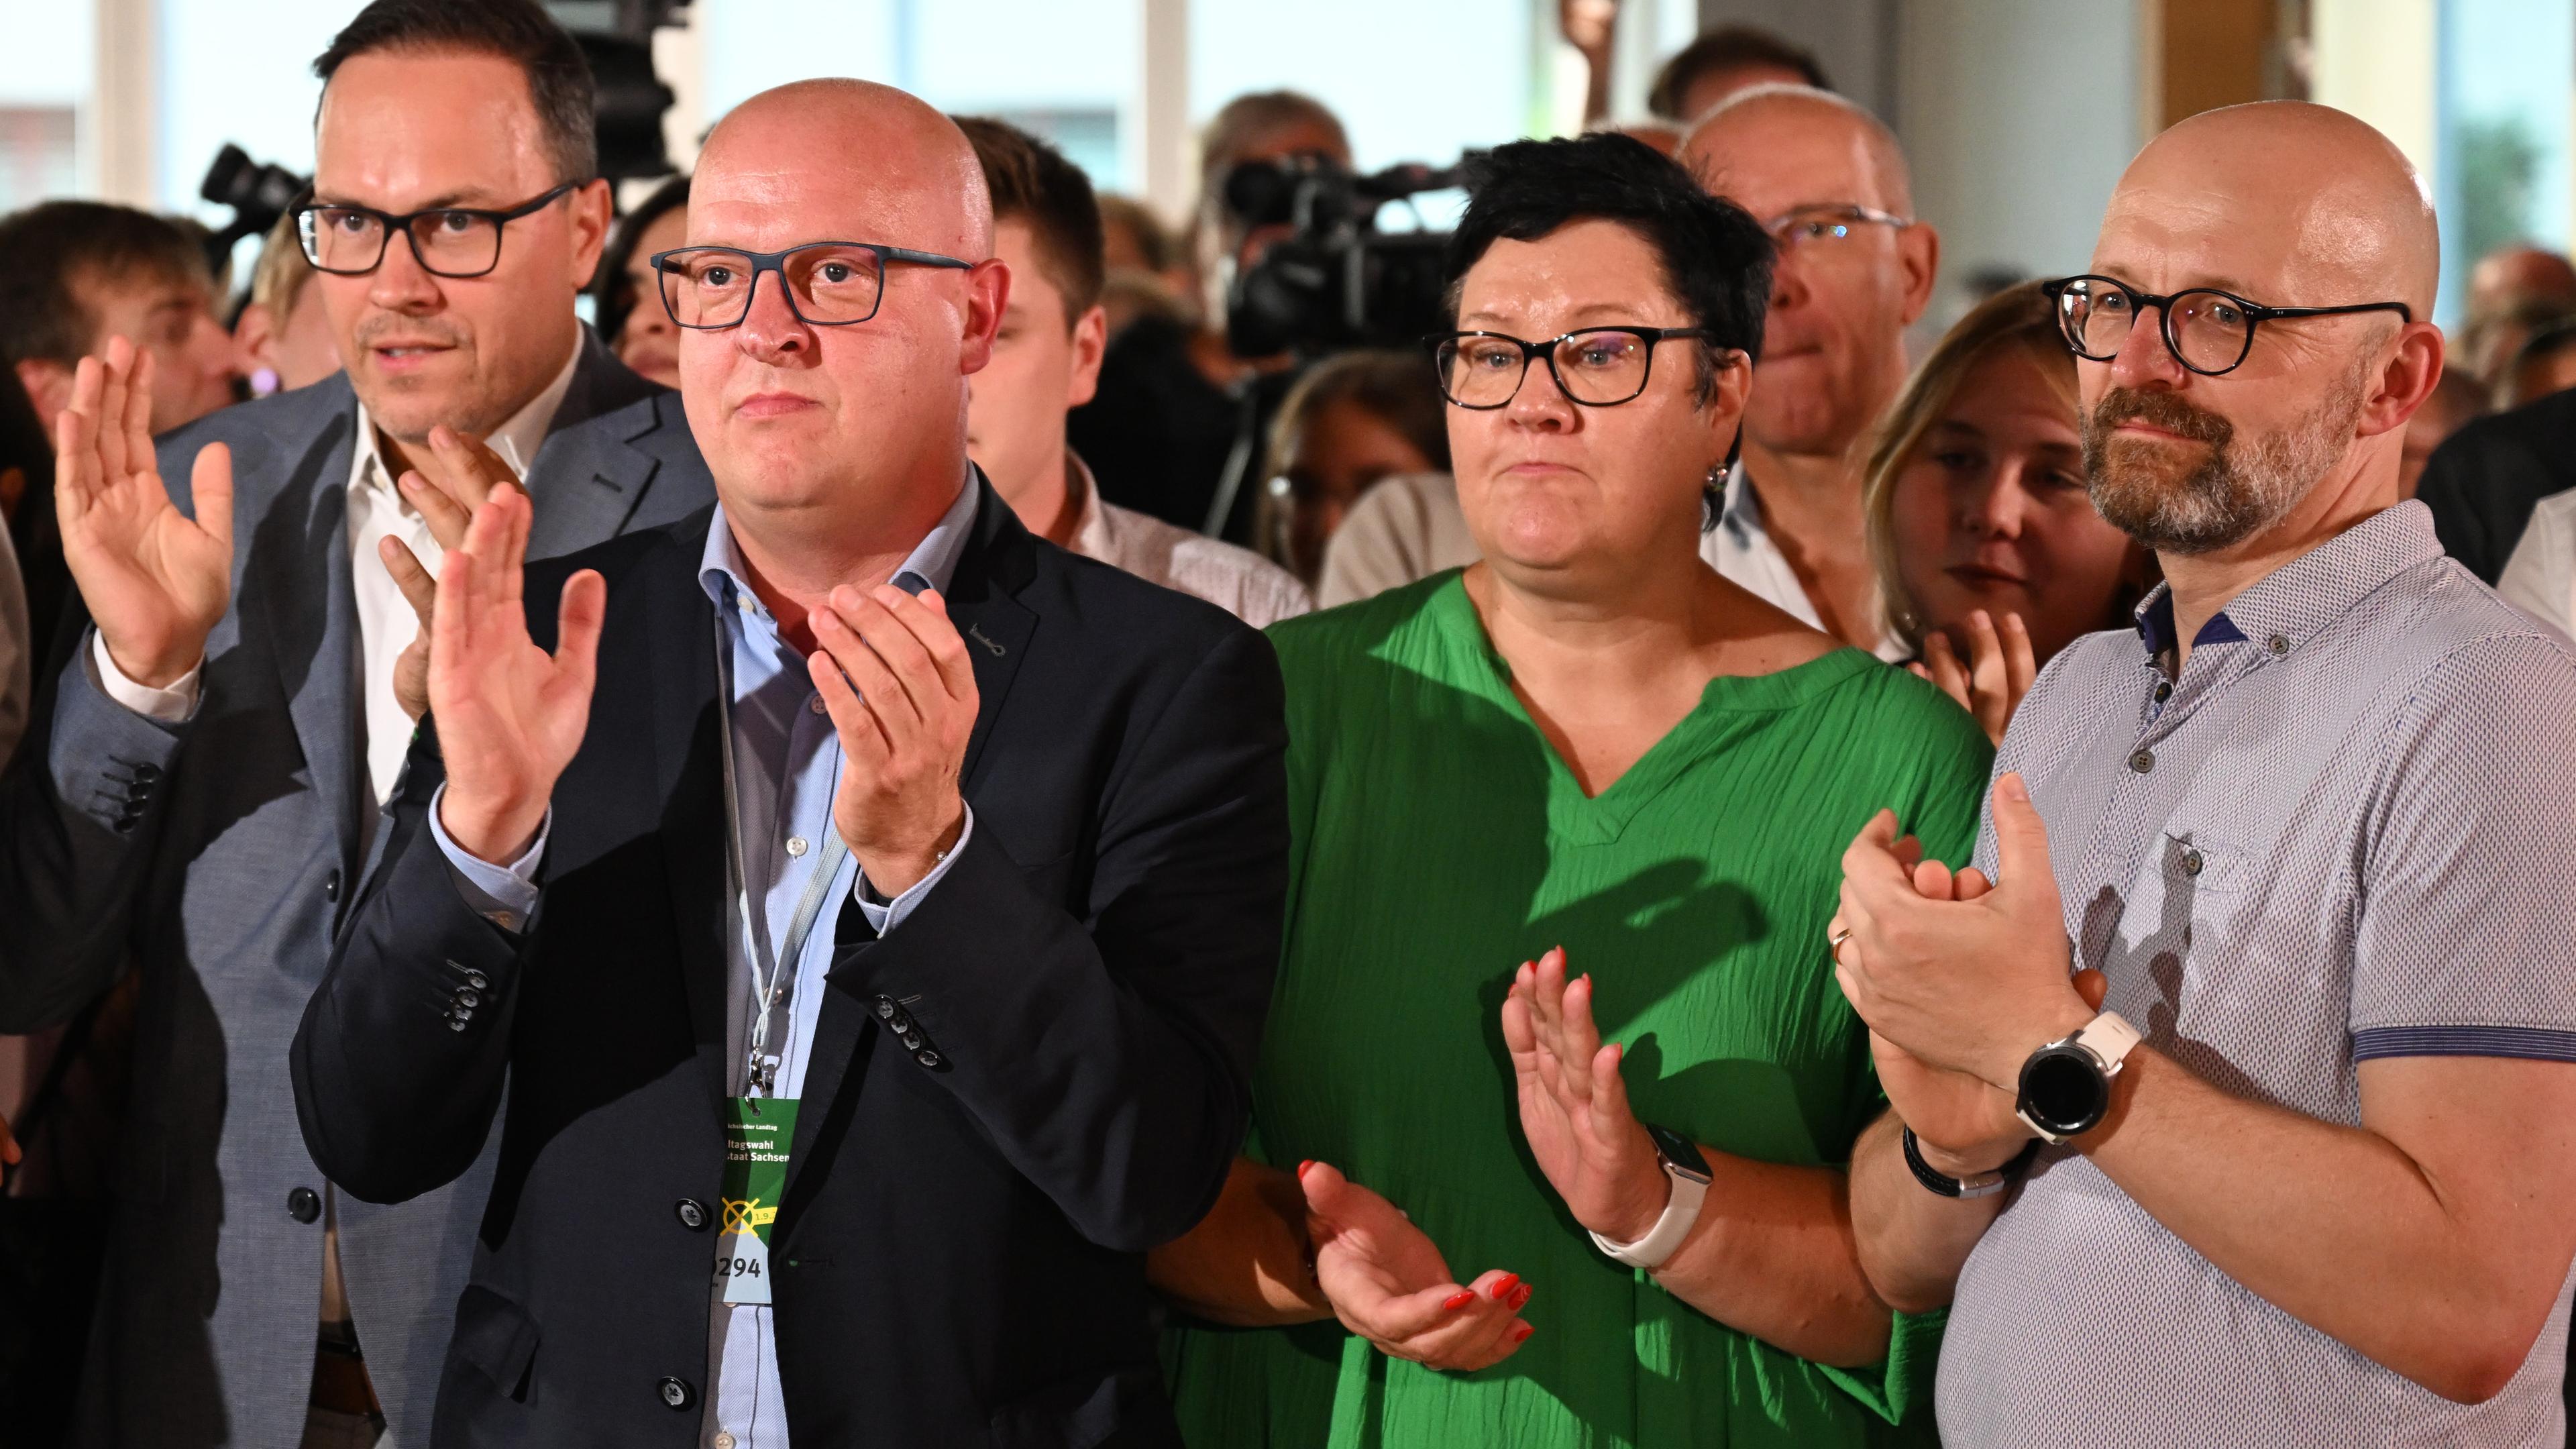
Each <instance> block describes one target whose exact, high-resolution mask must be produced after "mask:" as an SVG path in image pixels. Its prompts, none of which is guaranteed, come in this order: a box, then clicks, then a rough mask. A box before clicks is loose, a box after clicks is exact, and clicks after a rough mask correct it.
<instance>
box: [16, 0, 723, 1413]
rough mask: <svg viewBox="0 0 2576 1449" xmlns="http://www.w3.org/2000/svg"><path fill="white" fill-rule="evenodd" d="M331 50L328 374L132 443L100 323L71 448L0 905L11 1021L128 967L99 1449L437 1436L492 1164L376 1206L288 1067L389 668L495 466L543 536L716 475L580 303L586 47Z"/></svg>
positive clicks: (316, 228) (354, 891) (510, 34)
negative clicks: (338, 1169)
mask: <svg viewBox="0 0 2576 1449" xmlns="http://www.w3.org/2000/svg"><path fill="white" fill-rule="evenodd" d="M315 70H316V72H317V73H318V74H319V75H320V76H321V77H322V79H323V81H324V91H323V99H322V104H321V109H320V112H319V114H318V116H317V118H316V124H315V150H316V157H317V162H318V165H317V172H316V176H315V196H314V202H313V205H311V206H309V207H306V208H305V209H304V210H303V211H302V212H301V214H300V217H299V227H300V232H301V240H302V243H303V245H304V247H305V250H306V255H307V258H308V259H309V260H310V261H311V262H312V263H313V264H314V265H315V267H316V268H318V269H319V272H320V274H319V275H318V276H316V277H315V278H314V281H313V285H314V286H316V287H318V288H320V289H321V292H322V300H323V303H324V307H325V310H326V311H327V313H328V315H329V318H330V322H331V328H332V332H333V334H334V338H335V341H336V343H337V345H338V350H339V353H340V358H341V361H342V362H343V363H344V364H345V368H346V370H345V372H344V373H343V374H342V375H341V376H338V377H334V378H332V379H328V380H326V381H324V382H322V383H318V384H316V385H314V386H312V387H309V388H304V389H301V390H298V391H294V392H290V393H285V394H281V395H279V396H277V397H274V398H271V399H267V400H263V401H261V402H258V403H254V404H250V405H248V406H245V407H240V408H234V409H230V410H227V411H225V412H222V413H219V414H217V415H215V416H214V417H212V418H210V419H208V420H206V421H205V422H202V423H199V424H197V425H195V426H193V427H191V428H188V429H185V430H182V431H180V432H177V433H173V434H171V435H169V436H167V437H166V438H163V439H162V440H161V441H160V442H159V444H158V449H157V458H156V450H155V445H154V443H153V441H152V439H151V435H150V429H149V423H148V420H147V418H148V411H149V410H148V408H147V407H146V406H145V403H144V399H146V398H147V397H148V396H149V394H150V392H151V390H152V380H153V377H154V374H155V372H156V370H157V367H156V364H155V363H154V362H152V361H151V360H150V359H149V358H148V357H146V358H144V359H140V360H138V359H137V358H136V355H135V353H134V352H133V350H132V349H131V348H130V347H126V346H124V345H123V344H118V345H116V346H114V347H112V348H111V350H110V353H109V356H108V358H107V361H106V364H105V365H104V366H101V365H100V364H99V363H97V362H95V361H92V362H87V363H84V364H83V365H82V368H81V373H80V376H79V377H78V378H77V379H76V382H75V386H74V389H73V395H72V399H71V401H70V403H69V404H68V408H67V412H66V419H67V426H66V427H65V429H64V430H63V433H62V437H61V461H60V463H59V464H58V467H57V474H58V477H57V482H56V493H57V500H58V503H59V506H60V510H61V517H62V520H63V534H64V540H65V550H66V553H67V555H68V557H69V560H70V563H71V567H72V571H73V574H74V577H75V578H76V580H77V581H78V583H79V585H80V588H81V594H82V600H83V603H84V605H85V607H86V609H87V611H88V615H89V617H90V618H91V619H92V620H94V621H95V626H96V627H95V628H94V629H92V630H90V631H89V632H88V633H87V634H86V635H85V636H84V638H83V639H82V640H81V644H80V652H79V655H78V657H77V658H75V659H73V660H72V661H71V662H70V664H69V666H68V668H67V669H65V671H64V672H63V673H62V675H61V677H60V680H59V685H58V688H59V699H58V700H57V701H56V702H54V703H53V704H52V705H51V706H50V708H48V709H47V710H46V711H44V712H43V715H42V716H41V718H40V726H41V727H45V728H47V729H48V730H49V735H48V736H47V737H45V738H44V739H43V743H42V744H41V746H39V747H40V748H42V749H43V750H44V751H46V754H45V757H44V758H45V764H46V765H47V767H48V768H47V770H46V771H45V772H44V779H43V781H42V783H43V784H44V785H45V786H47V787H48V788H49V791H50V801H49V810H50V814H49V815H47V816H46V818H45V819H43V820H41V821H40V822H39V824H40V825H41V826H42V827H43V828H42V829H39V830H33V831H29V832H27V835H28V836H29V837H30V838H27V839H22V840H21V841H19V842H18V843H19V845H20V847H21V852H22V855H30V854H32V855H33V856H34V857H35V865H34V868H33V869H32V870H31V871H30V872H29V874H31V875H32V877H33V881H32V885H33V886H34V887H35V888H34V889H32V890H31V891H30V892H29V894H30V896H31V897H32V899H30V900H28V901H26V902H23V903H20V902H10V903H8V910H9V916H8V919H9V920H10V921H11V929H12V931H14V932H19V933H21V935H22V939H23V943H24V945H25V947H26V949H24V950H22V952H21V953H20V955H21V956H22V958H23V960H22V962H21V963H20V964H18V965H17V966H16V967H15V968H14V969H13V971H12V974H11V975H10V976H9V977H8V978H7V979H5V980H0V1004H5V1006H6V1008H7V1014H8V1016H9V1017H10V1019H11V1024H12V1025H27V1024H34V1023H37V1022H41V1021H44V1020H48V1019H59V1018H61V1017H64V1016H68V1015H69V1014H71V1013H72V1012H73V1011H75V1010H76V1009H77V1008H78V1006H79V1004H80V1003H81V1002H82V1001H83V1000H84V999H86V998H87V997H88V996H90V995H92V994H94V993H95V992H97V991H98V990H100V989H102V988H104V987H105V986H106V985H107V984H108V982H109V981H111V980H112V979H113V978H114V977H115V975H116V973H117V972H118V971H119V970H120V969H121V968H122V967H123V966H124V964H125V963H126V962H127V961H128V960H129V959H130V960H131V961H132V962H133V963H134V966H135V969H136V970H137V971H138V972H139V973H140V975H141V983H142V984H141V991H142V1003H141V1007H140V1014H141V1025H140V1027H139V1032H138V1036H139V1039H138V1043H137V1046H136V1072H135V1078H136V1080H135V1087H134V1091H135V1103H134V1111H133V1114H132V1122H131V1125H130V1126H129V1128H128V1131H127V1140H126V1142H125V1144H124V1152H125V1156H126V1159H127V1163H126V1166H127V1168H128V1169H129V1173H128V1176H127V1178H126V1182H127V1184H128V1190H127V1191H126V1193H125V1194H124V1197H123V1200H122V1201H121V1203H120V1205H119V1218H118V1220H117V1222H116V1224H115V1227H114V1231H113V1235H112V1246H111V1250H110V1251H111V1258H110V1262H109V1267H108V1279H107V1282H108V1286H107V1289H106V1290H105V1292H104V1294H103V1296H102V1300H101V1304H100V1308H99V1322H98V1327H97V1332H96V1334H95V1336H94V1340H93V1341H94V1344H95V1351H94V1352H93V1354H92V1356H91V1359H90V1371H89V1373H88V1375H87V1381H86V1382H85V1383H84V1384H83V1390H84V1394H85V1396H86V1397H87V1398H88V1400H89V1403H90V1410H89V1415H88V1416H89V1423H88V1425H87V1426H86V1428H85V1430H84V1437H83V1442H84V1443H89V1444H133V1445H166V1444H189V1443H204V1442H210V1441H212V1440H214V1439H217V1438H221V1439H223V1440H224V1441H225V1442H229V1443H238V1444H271V1445H289V1444H294V1443H297V1442H298V1441H299V1439H300V1440H301V1441H302V1442H304V1443H306V1444H316V1445H318V1444H331V1445H340V1444H366V1443H372V1442H374V1441H375V1440H376V1439H377V1437H378V1435H379V1433H380V1432H386V1433H388V1434H389V1437H390V1438H391V1439H392V1440H393V1441H394V1442H397V1443H401V1444H406V1445H420V1444H426V1443H427V1442H428V1440H429V1432H430V1430H429V1417H430V1403H431V1400H432V1397H433V1395H434V1393H435V1392H436V1389H437V1381H438V1374H439V1366H440V1362H441V1359H442V1357H443V1355H444V1353H445V1349H446V1343H447V1338H448V1329H449V1325H450V1323H451V1322H452V1317H453V1311H454V1307H455V1304H456V1300H457V1295H458V1294H459V1293H460V1292H461V1291H462V1289H463V1287H464V1280H465V1269H466V1266H467V1263H468V1261H469V1260H470V1258H471V1256H472V1252H473V1232H474V1225H475V1221H476V1218H477V1216H478V1215H479V1213H480V1212H481V1209H482V1203H483V1192H482V1190H481V1188H482V1184H483V1183H484V1182H487V1181H488V1180H489V1177H490V1172H491V1167H490V1163H491V1161H492V1158H493V1156H494V1155H497V1154H496V1153H495V1152H487V1153H485V1155H483V1156H482V1157H481V1158H480V1159H479V1160H477V1159H476V1157H475V1155H474V1154H473V1153H472V1152H469V1153H468V1154H467V1157H466V1160H465V1161H463V1162H459V1163H458V1164H456V1167H457V1170H458V1173H459V1174H460V1175H461V1176H462V1178H463V1179H464V1180H463V1181H462V1182H461V1183H460V1184H459V1186H458V1187H457V1189H456V1190H454V1191H452V1192H445V1193H437V1194H432V1195H429V1196H426V1197H423V1198H420V1199H418V1200H415V1201H413V1202H411V1203H408V1204H406V1205H404V1206H402V1207H400V1208H391V1209H388V1208H379V1207H374V1206H371V1205H368V1204H365V1203H361V1202H357V1201H355V1200H353V1199H350V1198H348V1197H347V1196H345V1195H341V1194H335V1193H334V1192H333V1191H332V1189H331V1187H330V1185H329V1184H328V1183H327V1182H326V1181H325V1176H324V1174H323V1172H322V1170H321V1169H320V1168H318V1167H316V1166H315V1165H314V1163H313V1161H312V1159H311V1158H310V1157H309V1156H308V1155H307V1154H306V1152H305V1150H304V1146H303V1144H302V1142H301V1141H300V1140H299V1139H298V1136H297V1134H296V1132H295V1130H294V1123H293V1114H292V1111H291V1103H292V1100H293V1093H292V1087H291V1084H290V1083H289V1080H288V1076H287V1071H286V1047H287V1043H288V1042H289V1040H290V1039H291V1037H292V1035H293V1032H294V1028H295V1023H296V1021H297V1019H298V1016H299V1015H300V1013H301V1011H302V1008H303V1004H304V1001H305V998H306V997H307V996H308V995H309V994H310V992H311V990H312V989H313V987H314V986H315V985H316V984H318V983H319V982H320V980H321V979H322V974H323V970H324V967H325V965H326V963H327V957H328V953H329V951H330V947H331V941H332V938H333V936H334V934H335V933H336V932H337V930H338V929H339V927H340V925H341V923H342V921H343V920H344V919H345V918H346V915H347V913H348V912H349V911H350V910H351V909H352V908H353V907H354V906H355V904H356V903H357V901H358V899H359V897H360V894H361V886H362V884H363V882H364V881H365V880H366V879H367V867H368V864H369V861H370V859H371V857H372V847H373V845H374V844H375V842H376V836H377V833H378V832H377V821H378V819H379V810H380V808H381V807H383V806H386V805H390V804H394V803H396V802H398V801H399V800H400V799H401V798H402V793H401V787H400V779H401V771H402V766H403V752H404V749H405V747H406V745H407V744H408V743H409V741H410V739H411V736H412V733H413V726H412V720H411V717H410V715H409V713H407V712H406V710H405V709H404V707H403V705H402V701H401V697H400V695H399V693H398V691H397V689H396V687H395V680H396V675H397V673H398V672H399V667H398V659H399V658H400V657H401V656H402V655H403V654H404V651H405V649H406V647H407V646H409V645H410V644H412V643H413V642H414V639H415V635H416V634H417V633H418V632H419V625H418V622H417V615H416V612H415V611H416V608H423V607H425V605H426V600H427V596H428V578H427V575H426V572H425V570H426V569H427V568H430V567H434V566H435V565H436V562H437V556H438V553H439V549H440V546H441V545H442V544H445V543H453V542H456V541H457V540H458V539H459V538H460V537H461V528H462V523H463V520H464V517H465V509H466V508H467V507H469V506H471V505H472V504H473V503H475V502H478V501H480V499H481V497H482V494H483V492H484V490H485V489H486V488H487V487H488V486H489V485H488V484H487V483H485V482H483V481H480V480H483V479H496V478H507V479H510V480H512V481H513V482H515V483H518V484H520V485H521V486H524V487H525V488H526V489H527V490H528V492H529V494H530V495H531V496H532V497H533V500H534V508H535V516H536V524H535V532H534V538H533V541H532V544H531V547H532V550H533V551H534V552H536V553H538V554H552V553H557V552H561V551H563V550H565V549H568V548H574V547H580V546H583V545H586V544H590V543H595V542H597V541H599V540H601V539H604V538H607V537H609V536H610V535H613V534H615V533H618V532H620V531H623V530H626V529H630V528H635V527H642V526H650V525H654V524H658V523H662V522H666V521H668V520H670V519H672V518H675V517H678V516H680V515H682V514H684V513H686V512H688V511H690V510H692V509H696V508H699V507H702V506H704V504H705V502H706V501H707V499H708V498H709V496H710V492H711V490H710V485H709V483H708V480H707V475H706V471H705V466H704V464H703V463H701V462H700V461H699V459H698V457H697V454H696V450H695V448H694V447H693V446H692V444H691V442H690V439H689V436H688V434H687V432H686V430H685V427H684V425H683V418H682V415H681V411H680V408H679V405H678V398H677V397H676V396H675V395H673V394H670V393H668V392H664V391H662V390H660V389H657V388H655V387H653V386H652V385H650V384H648V383H646V382H644V381H643V380H642V379H640V378H637V377H636V376H635V375H634V374H632V373H630V372H629V371H627V370H626V368H624V367H623V366H622V365H620V364H619V363H618V362H617V361H616V360H615V359H614V358H613V357H611V356H610V355H609V354H608V353H607V351H606V350H605V349H603V348H602V347H601V346H600V344H599V343H598V342H597V341H596V340H595V339H593V338H591V337H589V336H588V335H587V334H586V332H585V331H584V329H583V328H582V326H581V324H580V322H579V321H578V320H577V318H576V317H575V315H574V312H573V302H574V298H575V296H576V294H577V292H578V291H579V289H580V287H581V285H582V283H583V282H584V281H586V280H587V279H588V277H589V275H590V272H591V270H592V267H593V265H594V264H595V262H596V260H597V258H598V255H599V251H600V245H601V240H602V237H603V235H604V233H605V231H606V229H607V224H608V194H607V184H606V183H605V182H603V181H600V180H598V179H597V161H596V156H595V149H594V142H593V120H592V114H593V106H594V99H593V88H592V83H591V79H590V75H589V71H588V68H587V66H586V65H585V63H584V62H583V59H582V56H581V52H580V50H579V48H578V47H577V46H576V45H575V44H574V42H573V41H572V40H571V38H570V37H569V36H567V35H566V34H565V33H564V32H563V31H562V30H561V29H560V28H559V27H557V26H556V25H555V24H554V23H553V22H552V21H550V20H548V19H547V18H546V17H545V15H544V13H543V12H542V11H541V10H540V9H539V8H538V7H537V6H536V5H535V4H534V3H532V0H379V3H377V4H374V5H372V6H370V7H368V8H367V9H366V10H364V11H362V12H361V13H360V14H358V15H357V16H356V18H354V19H353V20H352V21H351V22H350V23H349V25H348V26H347V28H346V29H344V30H343V31H342V32H341V33H340V35H339V36H338V37H337V38H336V39H335V40H334V41H333V43H332V45H331V47H330V49H329V50H327V51H326V52H325V53H324V54H323V55H322V57H321V58H320V59H319V60H318V61H317V62H316V63H315ZM478 462H488V463H489V467H478V466H477V464H478ZM156 463H157V472H156ZM191 476H193V480H194V481H193V485H188V486H183V485H182V480H183V479H188V478H190V477H191ZM165 480H166V482H167V483H168V484H169V485H170V486H169V488H168V489H167V490H166V491H165V488H164V483H165ZM450 489H454V490H456V496H450V494H449V491H448V490H450ZM173 495H175V496H176V498H177V499H178V500H179V501H180V504H181V506H182V508H183V509H185V513H184V514H183V512H182V511H181V509H174V508H173V506H172V503H171V501H170V499H171V497H172V496H173ZM192 497H193V502H192V501H191V500H192ZM189 515H193V519H194V521H191V517H190V516H189ZM389 568H398V569H400V570H401V576H402V577H404V578H406V579H408V580H409V581H410V585H411V587H412V590H413V591H414V593H415V594H416V596H417V598H416V599H406V597H405V590H404V589H403V588H402V587H399V586H398V585H397V583H396V575H395V574H393V573H390V572H389V571H388V570H389ZM412 664H413V666H414V667H415V669H417V668H418V667H419V666H421V665H423V664H425V653H424V652H423V651H414V653H413V655H412ZM40 813H41V812H40ZM488 1145H490V1144H477V1146H488ZM469 1164H471V1165H469ZM317 1306H318V1308H319V1310H320V1317H321V1320H322V1323H321V1327H320V1331H319V1337H318V1342H317V1333H316V1309H317ZM362 1352H363V1358H361V1353H362Z"/></svg>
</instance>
